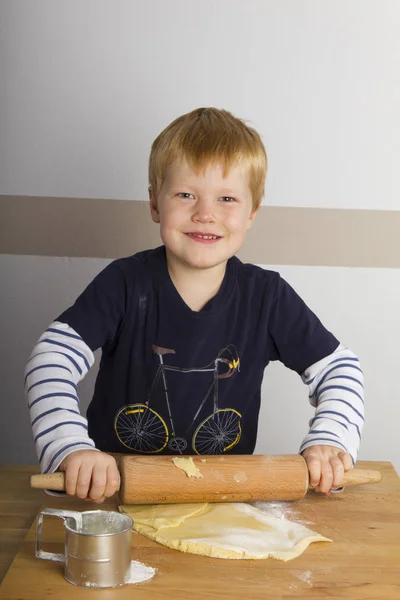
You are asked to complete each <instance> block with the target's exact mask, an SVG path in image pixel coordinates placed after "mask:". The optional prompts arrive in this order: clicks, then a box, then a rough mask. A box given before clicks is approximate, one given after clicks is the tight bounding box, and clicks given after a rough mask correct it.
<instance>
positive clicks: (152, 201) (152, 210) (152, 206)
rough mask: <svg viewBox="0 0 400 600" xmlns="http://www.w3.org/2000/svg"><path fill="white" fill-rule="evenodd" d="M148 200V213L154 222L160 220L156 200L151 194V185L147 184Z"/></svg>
mask: <svg viewBox="0 0 400 600" xmlns="http://www.w3.org/2000/svg"><path fill="white" fill-rule="evenodd" d="M149 200H150V214H151V218H152V219H153V221H154V223H159V222H160V212H159V210H158V205H157V200H156V197H155V195H154V194H153V190H152V189H151V186H149Z"/></svg>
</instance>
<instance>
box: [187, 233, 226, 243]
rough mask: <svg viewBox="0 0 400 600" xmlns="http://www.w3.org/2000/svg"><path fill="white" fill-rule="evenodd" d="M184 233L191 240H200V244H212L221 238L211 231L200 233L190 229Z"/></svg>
mask: <svg viewBox="0 0 400 600" xmlns="http://www.w3.org/2000/svg"><path fill="white" fill-rule="evenodd" d="M185 235H186V236H187V237H189V238H190V239H192V240H193V241H195V242H200V243H202V244H212V243H215V242H218V240H221V239H222V236H220V235H215V234H213V233H202V232H200V231H190V232H188V233H185Z"/></svg>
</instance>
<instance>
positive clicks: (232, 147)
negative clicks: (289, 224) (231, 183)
mask: <svg viewBox="0 0 400 600" xmlns="http://www.w3.org/2000/svg"><path fill="white" fill-rule="evenodd" d="M181 159H186V160H187V162H188V163H189V166H190V167H191V168H192V169H193V170H194V171H195V172H197V173H198V172H199V171H200V170H204V169H205V168H206V167H207V166H209V165H210V164H215V163H219V164H221V165H222V168H223V176H224V177H226V176H227V175H228V173H229V171H230V169H231V167H232V166H234V165H237V164H240V165H244V166H245V167H246V168H247V169H248V173H249V187H250V191H251V195H252V201H253V209H254V210H257V208H258V207H259V206H260V204H261V200H262V197H263V195H264V186H265V177H266V173H267V154H266V151H265V148H264V144H263V143H262V141H261V137H260V135H259V134H258V133H257V131H255V129H253V128H252V127H249V126H248V125H246V123H245V122H244V121H243V120H242V119H239V118H237V117H234V116H233V115H232V114H231V113H230V112H228V111H227V110H219V109H217V108H197V109H196V110H193V111H192V112H190V113H187V114H185V115H182V116H180V117H178V118H177V119H175V120H174V121H173V122H172V123H170V125H168V127H166V128H165V129H164V130H163V131H162V132H161V133H160V134H159V136H158V137H157V138H156V139H155V140H154V142H153V144H152V147H151V152H150V158H149V184H150V187H151V189H152V191H153V194H154V195H155V197H157V196H158V193H159V191H160V188H161V185H162V183H163V181H164V178H165V173H166V169H167V168H168V167H169V166H170V165H171V164H172V163H173V162H175V160H181Z"/></svg>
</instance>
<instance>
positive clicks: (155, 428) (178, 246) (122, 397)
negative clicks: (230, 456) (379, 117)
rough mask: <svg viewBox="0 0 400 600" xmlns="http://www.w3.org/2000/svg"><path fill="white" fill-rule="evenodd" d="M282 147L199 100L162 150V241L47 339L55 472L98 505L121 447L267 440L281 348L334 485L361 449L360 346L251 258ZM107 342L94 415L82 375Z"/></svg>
mask: <svg viewBox="0 0 400 600" xmlns="http://www.w3.org/2000/svg"><path fill="white" fill-rule="evenodd" d="M266 171H267V157H266V153H265V149H264V146H263V143H262V141H261V139H260V137H259V135H258V134H257V132H256V131H254V130H253V129H252V128H250V127H249V126H247V125H246V124H245V123H244V122H243V121H242V120H240V119H237V118H235V117H234V116H233V115H232V114H230V113H229V112H227V111H224V110H217V109H214V108H200V109H197V110H194V111H192V112H191V113H188V114H186V115H183V116H181V117H179V118H178V119H176V120H175V121H174V122H173V123H171V124H170V125H169V126H168V127H167V128H166V129H165V130H164V131H163V132H162V133H161V134H160V135H159V136H158V137H157V139H156V140H155V141H154V143H153V146H152V149H151V154H150V161H149V183H150V186H149V197H150V210H151V216H152V219H153V221H154V222H156V223H159V224H160V233H161V238H162V241H163V246H161V247H160V248H156V249H154V250H148V251H144V252H140V253H138V254H136V255H134V256H131V257H128V258H123V259H119V260H116V261H114V262H112V263H111V264H110V265H108V266H107V267H106V268H105V269H104V270H103V271H102V272H101V273H100V274H99V275H98V276H97V277H96V278H95V279H94V281H93V282H92V283H91V284H90V285H89V286H88V287H87V289H86V290H85V291H84V292H83V294H82V295H81V296H80V297H79V298H78V299H77V301H76V303H75V304H74V305H73V306H72V307H70V308H69V309H68V310H66V311H65V312H64V313H62V314H61V315H60V316H59V317H58V318H57V319H56V320H55V322H54V323H52V324H51V325H50V326H49V328H48V329H47V330H46V331H45V333H44V334H43V335H42V336H41V338H40V339H39V341H38V343H37V345H36V346H35V348H34V349H33V352H32V355H31V358H30V359H29V362H28V364H27V367H26V371H25V373H26V377H25V382H26V390H27V395H28V402H29V408H30V414H31V420H32V428H33V434H34V439H35V444H36V449H37V453H38V458H39V461H40V465H41V469H42V472H46V473H49V472H54V471H55V470H57V469H60V470H63V471H65V476H66V492H67V493H68V494H70V495H76V496H78V497H79V498H84V499H87V500H91V501H94V502H97V503H101V502H103V500H104V499H105V498H106V497H110V496H111V495H113V494H114V492H115V491H116V490H117V489H118V487H119V483H120V480H119V473H118V469H117V466H116V463H115V460H114V458H113V457H112V456H110V455H109V454H107V452H135V453H145V454H160V453H168V454H173V455H176V454H179V453H180V454H194V453H198V454H223V453H237V454H246V453H252V452H253V450H254V446H255V443H256V437H257V426H258V412H259V407H260V387H261V382H262V378H263V374H264V369H265V367H266V366H267V364H268V363H269V362H270V361H271V360H281V361H282V362H283V363H284V364H285V365H286V366H287V367H289V368H291V369H293V370H295V371H296V372H298V373H299V375H301V377H302V379H303V381H304V383H306V384H307V386H308V388H309V397H310V402H311V404H312V405H313V406H314V407H315V408H316V412H315V416H314V418H313V419H312V420H311V421H310V430H309V432H308V434H307V435H306V436H305V438H304V440H303V442H302V444H301V447H300V450H299V451H300V452H301V453H302V455H303V456H304V458H305V459H306V461H307V465H308V469H309V474H310V483H311V485H312V486H314V487H315V488H316V489H317V491H320V492H322V493H326V494H329V493H330V490H331V489H335V488H339V487H340V486H341V484H342V480H343V474H344V472H345V471H347V470H349V469H351V468H352V466H353V465H354V463H355V461H356V457H357V452H358V448H359V443H360V438H361V431H362V427H363V422H364V416H363V412H364V411H363V404H364V402H363V375H362V371H361V369H360V366H359V362H358V359H357V357H356V356H355V355H354V353H353V352H351V351H350V350H349V349H346V348H344V347H343V346H341V345H340V344H339V341H338V340H337V339H336V338H335V337H334V336H333V335H332V334H331V333H330V332H329V331H327V330H326V329H325V328H324V327H323V325H322V324H321V322H320V321H319V320H318V319H317V317H316V316H315V315H314V314H313V313H312V312H311V310H310V309H308V307H307V306H306V305H305V303H304V302H303V301H302V300H301V298H299V296H298V295H297V294H296V293H295V292H294V290H293V289H292V288H291V287H290V286H289V285H288V284H287V283H286V282H285V281H284V280H283V279H282V278H281V277H280V276H279V274H278V273H275V272H273V271H267V270H264V269H261V268H259V267H256V266H254V265H248V264H243V263H241V262H240V261H239V260H238V259H237V258H236V257H235V254H236V252H237V251H238V250H239V248H240V247H241V245H242V244H243V241H244V239H245V235H246V233H247V231H248V230H249V229H250V228H251V225H252V223H253V221H254V218H255V217H256V214H257V209H258V208H259V206H260V203H261V200H262V196H263V192H264V183H265V176H266ZM100 347H101V348H102V359H101V364H100V369H99V374H98V377H97V381H96V385H95V391H94V396H93V399H92V402H91V404H90V406H89V408H88V412H87V417H88V419H87V420H86V419H85V418H84V417H83V416H81V415H80V413H79V399H78V396H77V383H78V382H79V381H80V380H81V379H82V378H83V377H84V376H85V374H86V373H87V371H88V370H89V368H90V367H91V366H92V364H93V362H94V358H93V352H94V351H95V350H96V349H97V348H100Z"/></svg>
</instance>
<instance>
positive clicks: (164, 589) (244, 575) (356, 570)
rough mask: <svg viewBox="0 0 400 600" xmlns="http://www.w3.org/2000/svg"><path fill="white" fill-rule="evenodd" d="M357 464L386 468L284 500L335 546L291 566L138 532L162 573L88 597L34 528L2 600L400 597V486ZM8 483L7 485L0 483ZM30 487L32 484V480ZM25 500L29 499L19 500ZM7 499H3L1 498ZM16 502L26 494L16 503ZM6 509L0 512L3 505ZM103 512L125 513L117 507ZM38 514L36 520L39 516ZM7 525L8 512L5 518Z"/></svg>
mask: <svg viewBox="0 0 400 600" xmlns="http://www.w3.org/2000/svg"><path fill="white" fill-rule="evenodd" d="M357 467H360V468H366V469H374V470H380V471H382V474H383V479H382V481H381V483H379V484H371V485H367V486H360V487H355V488H348V489H347V490H345V492H343V493H342V494H338V495H334V496H331V497H330V498H328V497H326V496H321V495H319V494H316V493H314V492H309V493H308V494H307V495H306V497H305V498H304V499H303V500H301V501H298V502H288V503H282V502H275V503H272V504H271V505H270V506H271V507H272V508H273V509H274V510H275V512H276V514H277V515H278V516H279V515H280V514H283V515H285V516H286V518H289V519H292V520H294V521H298V522H303V523H304V524H306V525H307V526H308V527H310V528H311V529H315V530H316V531H318V532H319V533H321V534H322V535H324V536H327V537H329V538H331V539H332V540H333V543H331V544H330V543H316V544H311V545H310V546H309V547H308V549H307V550H306V551H305V552H304V553H303V554H302V555H301V556H300V557H298V558H296V559H294V560H292V561H289V562H287V563H283V562H279V561H275V560H272V559H268V560H262V561H249V560H247V561H242V560H236V561H228V560H221V559H212V558H207V557H202V556H194V555H190V554H182V553H180V552H177V551H174V550H169V549H168V548H164V547H163V546H160V545H158V544H156V543H154V542H151V541H150V540H147V539H145V538H143V537H142V536H140V535H138V534H136V533H135V534H134V535H133V544H132V559H134V560H139V561H141V562H143V563H145V564H147V565H150V566H152V567H156V568H157V569H158V572H157V574H156V576H155V577H154V578H153V579H152V580H150V581H149V582H147V583H143V584H138V585H136V586H123V587H121V588H118V589H116V590H87V589H85V588H79V587H75V586H72V585H71V584H69V583H67V582H66V581H65V580H64V578H63V576H62V566H61V565H60V564H57V563H51V562H48V561H42V560H39V559H36V558H35V548H34V539H35V531H34V526H32V527H31V528H30V530H29V532H28V535H27V537H26V539H25V541H24V542H23V544H22V545H21V547H20V550H19V552H18V554H17V556H16V557H15V559H14V561H13V563H12V566H11V568H10V569H9V571H8V573H7V575H6V576H5V578H4V580H3V583H2V586H1V587H0V599H1V600H5V599H7V600H20V599H24V600H43V598H46V597H48V596H50V595H51V596H52V597H53V598H54V599H55V600H75V599H77V600H80V599H85V600H87V599H88V598H89V596H90V598H91V599H96V598H99V599H101V600H105V599H107V600H108V599H111V598H118V599H121V600H125V599H126V600H128V599H129V600H132V598H134V599H135V600H161V599H162V598H165V597H167V598H168V597H171V598H173V600H205V599H207V600H239V599H240V600H243V598H252V600H253V599H254V600H265V599H269V598H271V599H272V598H273V599H274V600H279V599H283V598H285V599H287V598H318V599H319V598H325V597H326V598H349V599H350V598H352V599H356V598H357V599H359V600H362V599H365V600H366V599H367V598H368V599H369V598H376V599H380V598H382V599H383V598H384V599H385V600H392V599H393V600H399V598H400V570H399V566H400V480H399V478H398V476H397V474H396V472H395V470H394V469H393V467H392V466H391V464H390V463H382V462H363V461H360V462H359V463H358V464H357ZM0 483H1V482H0ZM26 485H27V486H28V485H29V483H28V482H27V483H26ZM19 494H20V496H22V492H20V493H19ZM1 497H2V498H3V497H4V494H3V493H2V496H1ZM15 500H16V502H18V501H20V500H21V497H18V498H15ZM0 507H1V505H0ZM43 507H54V508H65V509H73V510H90V509H93V508H99V507H98V505H93V504H91V503H88V502H81V501H78V500H75V499H70V498H63V499H58V498H54V497H50V496H46V495H45V494H44V493H43ZM102 507H103V508H107V509H108V510H110V509H111V510H112V509H116V507H117V503H116V502H109V503H108V504H107V505H106V506H105V505H102ZM33 516H34V515H32V517H33ZM3 518H4V519H5V518H6V515H3ZM63 535H64V530H63V526H62V523H61V521H60V520H59V519H49V520H48V521H47V524H46V526H45V529H44V537H45V540H47V543H45V546H44V549H45V550H48V551H51V552H62V551H63Z"/></svg>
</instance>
